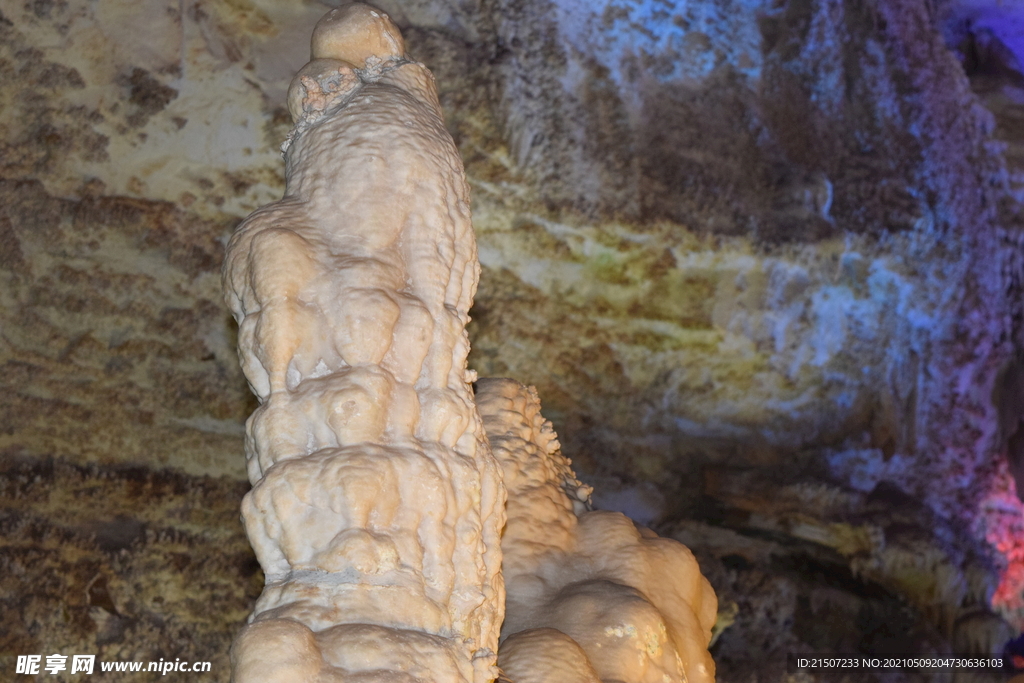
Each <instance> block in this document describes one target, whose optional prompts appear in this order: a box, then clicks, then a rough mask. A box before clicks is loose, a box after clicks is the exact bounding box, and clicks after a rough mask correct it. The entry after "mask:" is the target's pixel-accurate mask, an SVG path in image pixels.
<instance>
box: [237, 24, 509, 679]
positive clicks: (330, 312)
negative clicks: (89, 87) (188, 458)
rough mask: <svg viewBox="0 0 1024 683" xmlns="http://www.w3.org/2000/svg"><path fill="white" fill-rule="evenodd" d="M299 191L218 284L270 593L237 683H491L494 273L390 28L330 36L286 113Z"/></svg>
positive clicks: (337, 27)
mask: <svg viewBox="0 0 1024 683" xmlns="http://www.w3.org/2000/svg"><path fill="white" fill-rule="evenodd" d="M289 107H290V109H291V111H292V115H293V117H294V118H295V119H296V127H295V129H294V131H293V132H292V135H291V136H290V138H289V142H288V144H287V151H286V164H287V188H286V192H285V196H284V198H283V199H281V200H280V201H278V202H275V203H273V204H270V205H268V206H266V207H263V208H261V209H259V210H258V211H256V212H255V213H253V214H252V215H251V216H250V217H249V218H248V219H246V220H245V221H244V222H243V223H242V225H241V226H239V228H238V230H237V231H236V232H235V234H234V236H233V237H232V239H231V243H230V244H229V246H228V252H227V257H226V262H225V266H224V281H225V289H226V292H227V294H226V296H227V299H228V303H229V306H230V308H231V310H232V312H233V313H234V315H235V318H236V320H237V321H238V324H239V341H238V345H239V356H240V358H241V363H242V366H243V369H244V371H245V374H246V377H247V378H248V380H249V383H250V385H251V386H252V388H253V391H254V392H255V393H256V394H257V395H258V397H259V399H260V406H259V408H258V409H257V410H256V411H255V412H254V413H253V415H252V416H251V417H250V419H249V421H248V423H247V425H246V432H247V439H246V455H247V458H248V472H249V477H250V480H251V481H252V483H253V489H252V491H251V492H250V493H249V494H248V495H247V496H246V497H245V500H244V502H243V504H242V517H243V521H244V523H245V527H246V532H247V533H248V535H249V539H250V541H251V542H252V545H253V548H254V550H255V551H256V555H257V558H258V559H259V561H260V564H261V565H262V566H263V569H264V572H265V573H266V582H267V583H266V586H265V588H264V591H263V594H262V595H261V596H260V599H259V601H258V603H257V605H256V609H255V612H254V614H253V616H252V618H251V620H250V624H249V625H248V626H247V627H246V628H245V629H244V630H243V632H242V633H241V634H240V635H239V637H238V638H237V640H236V641H235V644H234V646H233V647H232V663H233V674H232V680H233V681H235V682H236V683H248V682H249V681H259V682H261V683H272V682H277V681H280V682H281V683H305V682H313V681H317V682H320V681H323V682H326V681H346V682H349V681H365V682H369V681H374V682H385V681H387V682H391V681H395V682H397V681H402V682H409V683H411V682H413V681H437V682H442V681H443V682H445V683H449V682H450V683H456V682H459V683H461V682H463V681H465V682H469V681H473V682H475V683H483V682H484V681H490V680H492V679H493V678H494V677H495V675H496V669H495V666H494V664H495V657H496V655H495V652H496V651H497V645H498V632H499V628H500V625H501V621H502V612H503V604H504V594H503V587H502V582H501V573H500V564H501V551H500V530H501V528H502V525H503V524H504V498H505V494H504V490H503V488H502V484H501V474H500V469H499V466H498V465H497V463H496V461H495V460H494V458H493V457H492V455H491V453H490V450H489V447H488V445H487V442H486V437H485V436H484V433H483V428H482V426H481V422H480V418H479V416H478V414H477V412H476V408H475V406H474V403H473V396H472V391H471V387H470V384H469V382H470V381H472V379H473V376H472V375H471V374H470V373H468V371H467V370H466V355H467V353H468V351H469V342H468V339H467V337H466V332H465V325H466V323H467V321H468V319H469V317H468V311H469V308H470V305H471V304H472V299H473V294H474V292H475V289H476V284H477V278H478V275H479V264H478V262H477V257H476V244H475V240H474V235H473V229H472V225H471V223H470V214H469V197H468V188H467V186H466V182H465V177H464V174H463V170H462V164H461V161H460V159H459V156H458V153H457V151H456V149H455V146H454V144H453V142H452V139H451V137H450V135H449V134H448V132H447V131H446V130H445V128H444V125H443V123H442V119H441V112H440V107H439V104H438V101H437V95H436V91H435V87H434V82H433V77H432V76H431V74H430V73H429V72H428V71H427V69H426V68H425V67H424V66H423V65H421V64H417V63H414V62H411V61H409V60H407V59H406V58H405V56H404V48H403V43H402V39H401V36H400V34H399V33H398V31H397V29H396V28H395V27H394V25H393V24H392V23H391V21H390V19H388V18H387V16H386V15H384V14H383V13H381V12H379V11H377V10H374V9H373V8H371V7H369V6H367V5H362V4H352V5H347V6H345V7H342V8H340V9H336V10H333V11H331V12H330V13H329V14H328V15H327V16H325V17H324V18H323V19H322V20H321V21H320V23H319V24H318V26H317V29H316V31H315V32H314V35H313V41H312V61H311V62H310V63H309V64H308V65H307V66H306V67H304V68H303V69H302V70H301V71H300V72H299V74H298V75H297V76H296V79H295V81H294V82H293V84H292V87H291V91H290V93H289Z"/></svg>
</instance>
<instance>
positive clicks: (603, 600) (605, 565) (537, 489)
mask: <svg viewBox="0 0 1024 683" xmlns="http://www.w3.org/2000/svg"><path fill="white" fill-rule="evenodd" d="M476 401H477V406H478V407H479V410H480V414H481V416H482V417H483V420H484V426H485V428H486V430H487V436H488V439H489V440H490V443H491V448H492V449H493V451H494V455H495V457H497V458H498V460H499V461H500V462H501V466H502V470H503V472H504V480H505V486H506V488H507V490H508V507H507V515H508V524H507V526H506V528H505V534H504V536H503V537H502V541H501V548H502V553H503V556H504V559H503V561H502V573H503V574H504V577H505V589H506V591H507V601H506V605H505V623H504V626H503V627H502V637H503V641H502V644H501V648H500V650H499V651H498V662H499V664H500V665H501V668H502V669H503V671H504V672H505V673H506V674H507V675H508V677H509V678H510V679H511V680H512V681H513V682H514V683H600V682H603V683H682V682H683V681H688V682H689V683H709V682H710V681H713V680H714V677H715V665H714V662H713V661H712V660H711V656H710V655H709V654H708V651H707V648H708V643H709V642H710V640H711V627H712V626H713V625H714V623H715V618H716V615H717V612H718V600H717V598H716V597H715V593H714V591H713V590H712V588H711V584H709V583H708V581H707V579H705V578H704V577H703V576H702V575H701V573H700V569H699V568H698V566H697V562H696V560H694V557H693V554H692V553H691V552H690V551H689V550H688V549H687V548H686V547H685V546H684V545H682V544H681V543H679V542H677V541H674V540H672V539H668V538H659V537H658V535H657V534H655V533H654V532H653V531H651V530H650V529H646V528H643V527H638V526H636V525H635V524H634V523H633V522H632V521H631V520H630V519H629V518H627V517H626V516H624V515H622V514H621V513H618V512H605V511H598V510H590V505H589V497H590V488H589V487H587V486H584V485H582V484H580V482H579V481H578V480H577V479H576V476H575V474H574V473H573V471H572V469H571V467H570V465H571V463H570V462H569V460H568V459H567V458H565V457H564V456H563V455H562V454H561V453H560V452H559V448H560V446H559V443H558V440H557V437H556V435H555V432H554V430H553V429H552V427H551V423H550V422H548V421H547V420H545V419H544V418H543V416H541V414H540V400H539V398H538V397H537V392H536V391H535V390H534V389H533V387H525V386H523V385H522V384H520V383H519V382H516V381H514V380H509V379H481V380H480V381H479V382H478V383H477V393H476Z"/></svg>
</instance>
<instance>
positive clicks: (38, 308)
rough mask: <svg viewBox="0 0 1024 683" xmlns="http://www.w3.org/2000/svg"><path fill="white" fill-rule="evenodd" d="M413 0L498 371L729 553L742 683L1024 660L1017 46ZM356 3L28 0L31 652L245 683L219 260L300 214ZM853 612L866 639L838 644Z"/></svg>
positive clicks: (6, 194)
mask: <svg viewBox="0 0 1024 683" xmlns="http://www.w3.org/2000/svg"><path fill="white" fill-rule="evenodd" d="M378 4H379V5H380V6H381V7H382V8H383V9H385V10H387V11H389V12H390V13H391V14H392V16H393V17H394V18H395V20H396V22H397V23H398V24H399V25H400V27H401V28H402V30H403V33H404V34H405V36H406V39H407V42H408V45H409V50H410V53H411V54H412V56H413V57H415V58H416V59H419V60H421V61H424V62H425V63H426V64H427V65H428V66H429V67H430V68H431V69H432V70H433V71H434V73H435V75H436V76H437V80H438V85H439V89H440V96H441V101H442V105H443V107H444V109H445V113H446V116H447V124H448V126H449V129H450V130H451V131H452V134H453V135H454V137H455V140H456V143H457V144H458V145H459V148H460V151H461V153H462V155H463V158H464V160H465V163H466V170H467V174H468V176H469V180H470V184H471V187H472V191H473V211H474V223H475V226H476V229H477V234H478V241H479V248H480V258H481V262H482V265H483V273H482V276H481V285H480V291H479V294H478V297H477V303H476V306H475V308H474V310H473V312H472V315H473V317H474V322H473V324H472V325H471V328H470V336H471V339H472V341H473V345H474V348H473V355H472V356H471V359H470V362H471V366H472V367H474V368H476V369H477V370H478V371H479V372H480V374H481V375H482V376H511V377H515V378H517V379H519V380H521V381H524V382H527V383H531V384H534V385H536V386H537V388H538V390H539V392H540V395H541V398H542V400H543V401H544V405H545V414H546V415H548V417H550V418H551V419H552V420H553V422H554V423H555V427H556V429H557V430H558V431H559V433H560V435H561V441H562V443H563V445H564V448H565V451H566V453H567V454H568V455H569V456H570V457H572V458H573V459H574V462H575V464H576V467H577V469H578V470H579V471H580V473H581V476H582V477H583V478H584V479H589V480H590V481H591V482H592V483H595V484H597V486H598V490H597V501H598V503H599V504H604V505H606V506H609V507H616V508H621V509H625V510H626V511H628V512H630V513H632V514H633V515H634V516H636V517H638V518H640V519H641V520H642V521H644V522H647V523H651V524H655V525H659V529H661V530H669V531H671V532H672V533H674V534H675V535H676V536H677V537H679V538H680V539H681V540H684V541H685V542H687V543H688V544H690V545H691V547H693V548H694V550H695V552H697V554H698V557H699V558H700V560H701V562H702V568H703V569H704V570H705V572H706V573H708V574H709V575H710V576H711V577H712V578H713V581H714V582H715V585H716V589H718V590H719V592H720V594H721V595H722V596H723V597H724V599H723V601H722V602H723V606H724V607H723V609H724V610H725V611H724V613H723V624H726V623H729V622H730V621H733V622H734V623H733V624H732V625H731V626H730V627H729V628H727V629H726V630H724V631H723V634H722V637H721V639H720V642H719V645H718V650H717V652H718V653H719V659H720V664H719V670H720V672H721V677H722V678H723V680H731V678H732V677H735V678H736V679H737V680H739V679H740V678H743V679H744V680H747V679H748V677H749V676H748V674H749V673H750V672H751V671H754V672H756V671H757V670H758V663H759V662H760V661H761V660H763V659H764V657H765V656H766V655H769V654H776V655H777V654H778V653H780V652H785V651H796V650H800V649H816V650H818V651H851V650H854V649H856V648H858V647H865V648H867V647H881V646H882V645H879V643H883V644H884V643H886V642H889V643H895V645H892V646H893V647H897V646H898V647H901V648H903V649H904V650H905V651H912V650H914V651H916V650H922V649H924V650H926V649H927V648H929V647H932V648H938V649H940V650H941V649H942V648H947V649H948V648H951V647H954V646H955V647H957V648H961V649H964V648H966V649H969V650H971V651H991V650H993V649H999V648H1001V647H1002V644H1003V643H1004V642H1005V641H1006V640H1007V639H1008V638H1009V637H1010V635H1012V634H1013V633H1014V631H1015V629H1017V630H1019V628H1020V627H1021V626H1022V621H1021V619H1022V614H1024V602H1022V598H1021V596H1022V589H1024V543H1022V542H1021V541H1020V540H1019V537H1020V535H1021V534H1020V532H1021V526H1022V522H1021V520H1022V506H1021V504H1020V501H1019V499H1018V497H1017V494H1016V484H1015V481H1014V476H1015V475H1024V446H1022V445H1020V444H1019V443H1018V441H1021V442H1024V437H1021V436H1020V435H1018V425H1019V424H1020V421H1021V419H1022V417H1024V366H1022V363H1024V356H1022V355H1021V353H1020V349H1021V348H1022V343H1021V340H1020V338H1019V337H1020V323H1021V314H1022V310H1021V260H1020V247H1021V233H1020V226H1021V219H1020V213H1019V210H1020V209H1019V207H1020V203H1021V201H1022V200H1024V196H1022V189H1021V188H1022V187H1024V180H1022V178H1024V153H1022V152H1021V149H1022V148H1021V143H1022V141H1024V128H1022V127H1021V124H1020V122H1021V121H1022V120H1024V113H1022V112H1024V109H1022V107H1024V77H1022V76H1021V69H1020V64H1021V62H1020V57H1018V55H1020V54H1021V50H1022V47H1021V45H1019V44H1018V43H1017V42H1014V36H1016V35H1017V33H1015V32H1014V30H1013V26H1015V25H1019V24H1014V22H1015V21H1016V22H1019V21H1021V20H1020V19H1019V18H1017V17H1015V15H1013V14H1008V13H1007V10H1005V9H1003V8H1001V5H1000V4H999V3H998V2H994V1H993V2H984V1H982V0H949V1H947V2H931V1H929V0H787V1H764V2H762V1H755V0H702V1H699V2H664V1H662V2H659V1H655V0H651V1H644V0H635V1H626V0H592V1H590V2H576V1H574V0H551V1H549V0H479V1H474V0H447V1H443V0H408V1H405V0H385V1H382V2H380V3H378ZM327 6H328V5H325V4H320V3H316V2H304V3H303V2H281V1H278V0H231V1H230V2H229V1H216V2H215V1H212V0H210V1H206V0H196V1H190V2H181V3H179V2H159V1H156V0H147V1H145V2H122V1H120V0H109V1H107V0H105V1H104V2H102V3H88V2H81V1H72V0H68V1H59V0H32V1H30V2H20V1H16V0H0V111H2V112H3V115H2V116H0V196H2V198H3V201H2V202H0V283H2V284H0V362H2V363H3V366H4V372H3V373H2V375H0V383H2V386H3V396H4V399H3V401H2V402H0V424H2V425H3V429H2V430H0V451H2V453H3V465H2V468H3V472H4V475H3V476H4V482H5V483H4V485H5V486H6V487H7V489H6V490H7V492H8V493H7V494H6V495H5V501H4V503H3V505H2V506H0V509H2V514H3V517H2V518H0V524H2V528H3V530H4V531H3V538H2V541H0V542H2V543H3V544H4V547H5V552H4V553H0V574H2V575H3V576H4V577H6V578H5V582H6V585H5V591H4V594H3V598H2V599H3V600H4V602H5V608H6V609H8V610H10V611H11V613H12V614H18V615H19V617H20V618H21V619H22V620H23V623H25V624H27V627H26V628H25V629H15V630H9V631H8V632H6V633H5V634H4V635H2V636H0V658H2V659H3V662H2V663H3V664H4V665H7V664H10V662H11V661H12V659H11V658H12V656H13V655H16V654H19V653H21V654H24V653H31V652H40V653H41V652H42V651H43V650H47V651H50V650H55V651H60V650H61V649H68V648H69V647H70V646H71V645H72V644H74V645H75V646H76V647H79V648H84V649H85V650H88V649H89V648H90V647H91V648H93V650H94V651H97V652H102V653H104V654H106V655H108V656H110V657H114V656H115V653H133V654H135V655H137V657H136V658H139V659H142V658H144V656H151V658H153V659H156V658H159V657H168V656H169V655H172V656H182V657H191V658H193V659H197V658H207V659H211V660H212V661H214V662H215V667H214V671H215V672H218V671H219V673H218V674H217V675H218V676H219V678H218V680H226V676H227V668H226V660H225V659H224V654H225V653H226V643H227V642H228V641H229V639H230V635H231V633H232V632H233V630H234V629H235V628H237V625H238V623H239V620H240V619H241V618H242V617H243V615H244V613H245V609H246V604H247V603H246V601H247V600H251V599H252V598H253V597H254V596H255V595H256V594H257V593H258V589H259V578H260V577H259V575H258V570H257V568H256V567H255V566H254V565H253V563H252V562H251V557H249V556H248V555H247V552H246V550H245V541H244V537H242V536H241V530H240V528H239V526H238V525H237V522H236V521H234V520H235V518H236V516H235V514H234V512H233V510H236V509H237V504H238V501H239V500H240V497H241V495H242V494H243V493H244V491H245V485H244V483H242V482H243V481H244V463H243V456H242V447H241V442H242V434H243V426H242V425H243V421H244V419H245V417H246V416H247V415H248V414H249V413H250V412H251V410H252V409H253V407H254V400H253V399H252V397H251V396H250V394H249V392H248V389H247V387H246V385H245V381H244V378H243V377H242V375H241V373H240V371H239V369H238V367H237V361H236V359H235V355H234V335H235V332H234V325H233V322H232V321H231V320H230V317H229V315H228V314H227V311H226V310H225V308H224V307H223V305H222V303H221V301H220V291H219V266H220V261H221V259H222V257H223V245H224V242H225V240H226V238H227V236H228V235H229V234H230V231H231V230H232V228H233V227H234V226H235V225H236V224H237V223H238V221H239V220H240V219H241V218H242V217H244V216H245V215H246V214H247V213H248V212H249V211H251V210H253V209H254V208H256V207H257V206H259V205H260V204H262V203H266V202H268V201H270V200H273V199H276V198H277V197H278V196H280V193H281V192H282V189H283V174H282V168H281V161H280V153H279V148H280V144H281V142H282V141H283V139H284V136H285V134H286V133H287V130H288V127H289V125H290V122H289V117H288V115H287V112H286V110H285V107H284V95H285V92H286V89H287V84H288V81H289V80H290V78H291V75H292V73H293V72H294V71H295V70H296V69H297V68H298V67H299V66H301V65H302V64H303V63H304V62H305V61H306V59H307V54H306V36H308V35H309V31H310V29H311V27H312V25H313V24H314V23H315V21H316V20H317V19H318V18H319V17H320V16H321V14H322V13H323V12H324V11H325V9H326V8H327ZM1022 433H1024V432H1022ZM1018 453H1019V454H1018ZM1008 456H1009V457H1008ZM150 500H152V501H153V502H148V501H150ZM110 537H112V538H113V540H111V538H110ZM168 539H171V540H168ZM169 544H171V545H169ZM173 544H177V545H173ZM39 557H46V558H48V559H47V560H46V562H45V563H44V564H39V563H38V562H37V559H34V558H39ZM169 558H170V559H169ZM175 558H176V559H175ZM42 567H45V569H43V568H42ZM189 572H193V573H195V576H196V577H199V576H203V577H206V578H204V579H203V580H199V579H198V578H195V579H189V580H188V581H187V582H186V585H187V588H182V589H181V590H179V591H168V592H167V593H166V594H163V595H161V594H160V591H161V589H160V583H159V582H157V583H154V581H155V579H154V578H153V577H154V576H159V577H162V578H161V580H166V581H170V582H172V583H174V582H178V583H180V582H181V581H182V579H181V577H182V576H191V574H189ZM44 574H45V575H47V576H50V577H54V578H53V579H52V580H53V581H57V578H56V577H59V581H58V583H59V585H56V584H55V585H54V586H53V587H52V590H51V589H48V590H45V591H44V590H36V589H34V588H33V586H34V585H36V583H38V582H39V581H41V579H40V577H41V576H43V575H44ZM178 583H174V585H178ZM97 586H102V590H101V589H100V588H97ZM225 587H230V589H226V588H225ZM71 595H73V596H76V597H74V598H70V597H67V596H71ZM158 597H159V598H161V599H160V600H157V598H158ZM197 605H215V606H216V607H215V608H214V609H213V610H206V611H205V612H206V613H205V614H204V613H203V612H204V611H203V610H200V609H198V608H197ZM837 605H838V606H839V607H837ZM840 608H841V609H840ZM733 609H735V615H732V612H731V611H729V610H733ZM836 609H840V612H841V613H843V614H847V613H849V615H850V616H849V619H845V620H844V623H853V624H854V626H852V627H849V628H848V629H847V630H842V629H840V630H839V631H836V632H832V631H827V632H826V633H825V635H822V634H821V633H820V632H819V631H820V629H817V628H816V625H817V624H818V623H819V622H820V621H821V615H822V614H825V613H827V612H828V611H829V610H836ZM843 610H845V612H844V611H843ZM211 612H212V613H214V614H216V616H211V614H210V613H211ZM58 623H59V624H60V627H59V628H58V627H57V626H55V624H58ZM111 624H113V626H112V625H111ZM896 624H899V625H900V627H899V628H897V627H896V626H895V625H896ZM904 626H905V627H906V628H903V627H904ZM837 628H838V627H837ZM843 628H846V627H845V626H844V627H843ZM175 629H176V630H175ZM900 629H902V630H904V631H907V632H908V633H911V634H912V635H911V636H908V638H907V639H904V640H899V639H898V638H896V636H891V637H890V636H887V635H886V633H888V631H893V632H895V631H897V630H900ZM890 635H891V634H890ZM886 638H888V640H886ZM894 638H895V640H893V639H894ZM196 642H200V643H202V644H201V645H196V644H195V643H196ZM189 643H191V644H189ZM124 656H126V657H127V656H128V655H127V654H126V655H124ZM723 659H724V660H725V664H724V665H723V663H722V660H723ZM218 667H219V669H218ZM761 675H768V674H766V673H764V672H762V674H761ZM765 680H770V678H765Z"/></svg>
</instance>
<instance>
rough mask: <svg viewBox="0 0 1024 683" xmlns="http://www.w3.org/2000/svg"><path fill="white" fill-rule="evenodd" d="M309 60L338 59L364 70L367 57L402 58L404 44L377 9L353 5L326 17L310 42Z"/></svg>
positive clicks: (382, 13) (359, 4) (388, 19)
mask: <svg viewBox="0 0 1024 683" xmlns="http://www.w3.org/2000/svg"><path fill="white" fill-rule="evenodd" d="M310 52H311V59H340V60H342V61H345V62H349V63H350V64H354V65H355V66H356V67H357V68H360V69H362V68H365V67H366V62H367V60H368V59H369V58H370V57H377V58H379V59H380V60H381V61H387V60H389V59H401V58H403V57H404V56H405V41H404V40H403V39H402V34H401V32H400V31H399V30H398V27H397V26H395V24H394V22H392V21H391V17H389V16H388V15H387V14H385V13H384V12H383V11H381V10H379V9H377V8H376V7H371V6H370V5H366V4H363V3H361V2H353V3H351V4H348V5H343V6H341V7H338V8H337V9H332V10H331V11H330V12H328V13H327V14H325V15H324V16H323V18H322V19H320V21H319V22H317V25H316V28H314V29H313V39H312V40H311V41H310Z"/></svg>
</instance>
